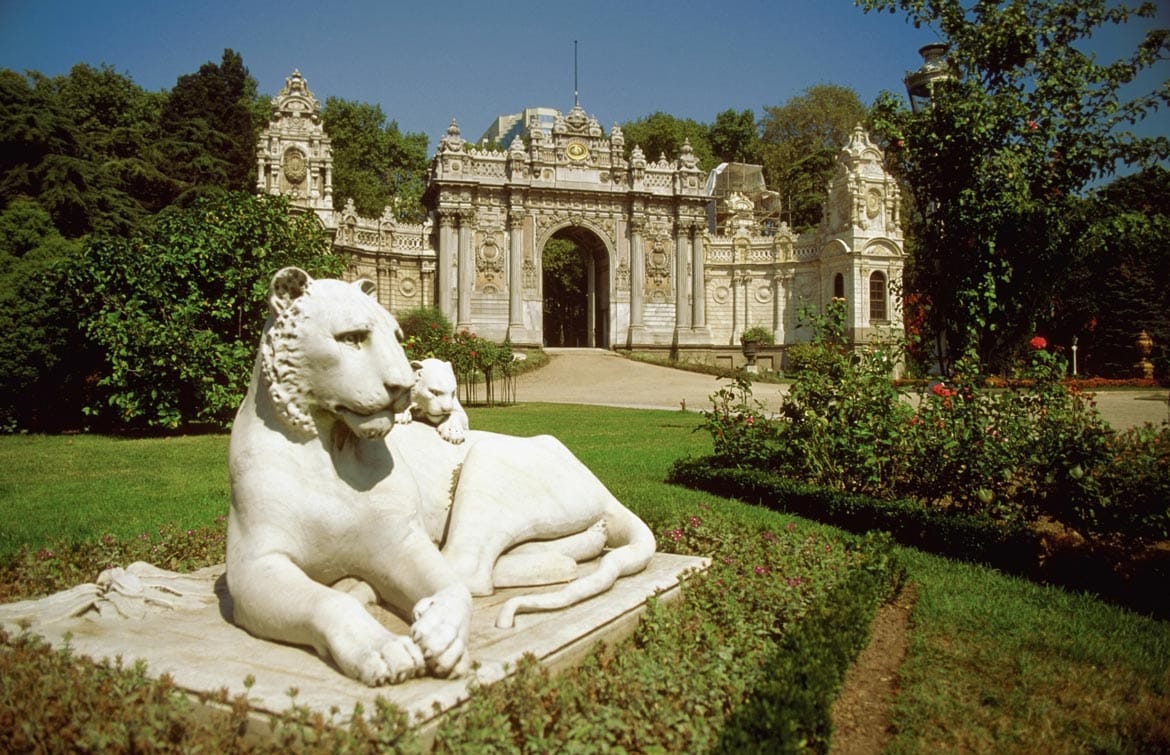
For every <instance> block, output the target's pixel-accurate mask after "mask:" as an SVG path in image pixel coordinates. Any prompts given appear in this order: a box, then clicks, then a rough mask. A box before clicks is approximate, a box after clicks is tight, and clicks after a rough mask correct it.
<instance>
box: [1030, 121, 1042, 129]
mask: <svg viewBox="0 0 1170 755" xmlns="http://www.w3.org/2000/svg"><path fill="white" fill-rule="evenodd" d="M1038 128H1040V124H1039V123H1037V122H1036V121H1028V130H1029V131H1035V130H1036V129H1038Z"/></svg>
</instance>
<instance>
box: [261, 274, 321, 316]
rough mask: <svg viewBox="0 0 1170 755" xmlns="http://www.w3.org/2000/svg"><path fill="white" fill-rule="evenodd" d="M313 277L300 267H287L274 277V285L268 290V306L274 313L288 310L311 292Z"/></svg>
mask: <svg viewBox="0 0 1170 755" xmlns="http://www.w3.org/2000/svg"><path fill="white" fill-rule="evenodd" d="M312 282H313V279H312V277H310V276H309V274H308V273H306V272H305V271H304V270H301V269H300V268H299V267H286V268H284V269H283V270H280V271H278V272H277V273H276V275H274V276H272V285H271V286H270V287H269V289H268V304H269V306H270V307H272V311H273V312H275V313H277V314H279V313H281V312H283V311H284V310H286V309H288V306H289V305H290V304H292V303H293V302H294V301H296V300H297V299H299V298H301V297H302V296H304V295H305V292H306V291H308V290H309V284H310V283H312Z"/></svg>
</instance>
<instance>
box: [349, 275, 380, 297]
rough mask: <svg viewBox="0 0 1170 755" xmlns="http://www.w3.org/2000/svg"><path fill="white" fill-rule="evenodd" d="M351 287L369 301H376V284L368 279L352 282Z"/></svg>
mask: <svg viewBox="0 0 1170 755" xmlns="http://www.w3.org/2000/svg"><path fill="white" fill-rule="evenodd" d="M353 285H355V286H357V287H358V289H360V290H361V292H362V293H363V294H365V295H366V296H368V297H370V298H371V299H376V298H377V296H378V284H377V283H374V282H373V281H372V280H370V279H369V278H359V279H358V280H355V281H354V282H353Z"/></svg>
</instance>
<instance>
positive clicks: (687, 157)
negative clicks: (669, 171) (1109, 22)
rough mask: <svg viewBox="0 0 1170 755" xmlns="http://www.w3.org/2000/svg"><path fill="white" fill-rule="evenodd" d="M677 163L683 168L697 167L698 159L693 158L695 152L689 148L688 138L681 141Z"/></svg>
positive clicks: (689, 141)
mask: <svg viewBox="0 0 1170 755" xmlns="http://www.w3.org/2000/svg"><path fill="white" fill-rule="evenodd" d="M678 163H679V165H680V166H681V167H683V168H688V169H690V168H694V167H696V166H698V164H699V159H698V158H697V157H695V150H694V148H693V147H691V140H690V139H689V138H686V139H683V145H682V149H681V150H679V156H678Z"/></svg>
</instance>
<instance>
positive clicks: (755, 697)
mask: <svg viewBox="0 0 1170 755" xmlns="http://www.w3.org/2000/svg"><path fill="white" fill-rule="evenodd" d="M659 539H660V544H661V547H662V549H663V550H667V551H673V552H680V553H689V554H695V555H706V556H709V557H711V558H712V560H713V563H712V566H711V567H710V569H708V570H707V571H706V572H703V573H700V574H696V575H693V576H691V577H690V578H689V579H687V580H686V582H685V585H684V589H683V593H682V597H681V599H680V600H679V601H677V602H675V603H672V604H670V605H666V606H664V605H661V604H659V603H656V602H651V604H650V605H649V607H648V610H647V613H646V615H645V616H644V617H643V619H642V621H641V623H640V624H639V626H638V628H637V630H636V631H635V634H634V637H633V639H632V641H631V642H627V643H623V644H620V645H617V646H601V647H599V648H598V649H596V650H595V651H594V652H593V653H592V654H591V655H590V656H589V657H588V658H587V659H586V660H585V661H584V662H583V663H582V664H581V665H580V666H578V667H576V668H573V669H570V670H568V671H565V672H563V673H561V674H560V675H559V676H557V677H555V678H552V677H550V676H549V675H548V674H547V672H546V671H544V670H543V669H541V668H540V667H539V666H538V665H537V664H535V663H534V662H525V663H522V664H521V665H520V667H519V669H518V671H517V673H516V675H515V676H513V677H511V678H509V679H507V680H504V681H502V682H500V683H498V684H496V685H493V686H492V687H490V688H487V689H482V690H479V691H478V692H477V693H476V694H475V695H474V696H473V697H472V699H471V700H470V701H469V702H468V703H467V704H466V705H465V706H463V707H462V708H461V709H460V710H459V712H458V713H457V714H456V715H454V716H452V717H451V718H450V719H449V720H448V721H446V722H445V723H444V724H443V725H442V727H441V728H440V730H439V732H438V740H437V742H436V750H437V751H439V752H456V751H459V752H462V751H523V752H528V751H537V752H547V751H551V750H558V751H577V750H581V751H596V750H616V751H631V752H646V751H655V750H664V751H669V752H706V751H712V750H715V751H729V752H730V751H741V750H743V749H744V748H745V747H746V748H747V749H749V750H754V751H768V752H791V751H798V750H805V749H809V748H811V749H813V750H825V749H827V744H828V739H829V734H830V722H831V720H830V715H829V713H830V707H831V704H832V702H833V700H834V698H835V697H836V694H837V692H838V691H839V689H840V686H841V681H842V679H843V678H844V673H845V671H846V669H847V668H848V665H849V663H850V662H851V661H852V659H853V658H854V657H855V656H856V654H857V653H858V652H859V650H860V649H861V647H862V646H863V645H864V643H865V640H866V639H867V637H868V628H869V622H870V620H871V618H872V616H873V613H874V610H875V609H876V607H877V606H878V604H879V603H880V602H881V601H883V600H885V599H888V598H889V597H890V596H891V595H892V594H893V591H894V590H895V589H896V587H897V585H898V584H900V582H901V580H902V579H903V577H904V574H903V572H902V569H901V566H900V565H899V564H898V563H897V562H896V561H895V560H894V559H893V557H892V549H891V547H890V542H889V540H888V539H887V538H885V537H884V536H874V535H871V536H867V537H864V538H858V539H852V538H846V539H838V538H836V537H825V536H824V535H818V534H815V533H806V532H802V531H800V528H798V527H797V525H796V524H789V525H788V526H787V527H784V528H780V529H777V530H770V529H747V530H745V529H744V528H743V527H742V525H740V524H737V523H735V522H733V521H730V520H721V519H720V517H719V515H718V514H717V513H716V512H710V513H709V514H708V513H704V516H703V517H699V516H691V517H688V518H686V519H685V520H683V521H682V522H679V523H677V524H676V525H675V526H667V527H666V528H665V529H664V530H663V531H661V532H660V535H659Z"/></svg>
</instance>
